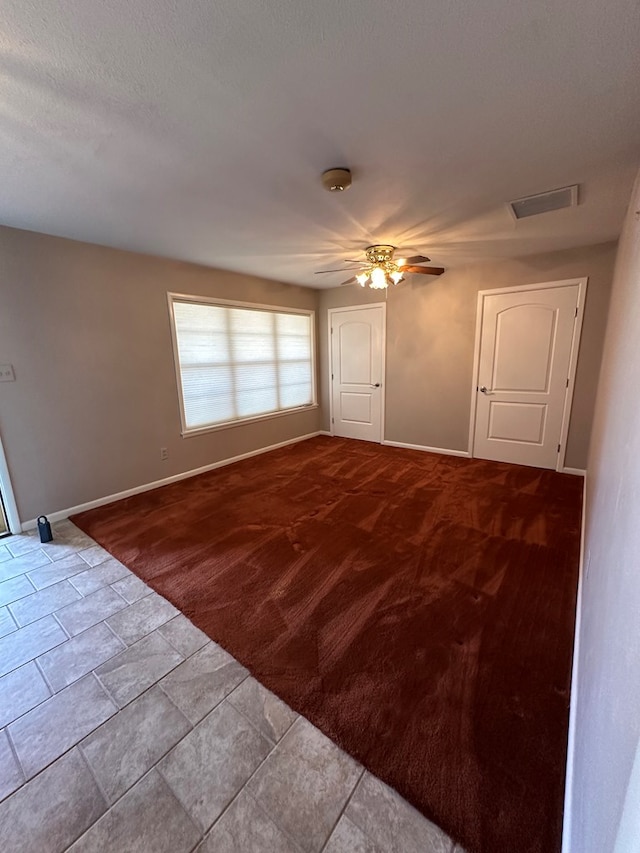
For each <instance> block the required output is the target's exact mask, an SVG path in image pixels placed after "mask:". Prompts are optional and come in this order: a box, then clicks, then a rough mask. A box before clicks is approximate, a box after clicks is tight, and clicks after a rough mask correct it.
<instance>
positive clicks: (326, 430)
mask: <svg viewBox="0 0 640 853" xmlns="http://www.w3.org/2000/svg"><path fill="white" fill-rule="evenodd" d="M316 435H328V436H332V435H333V433H332V432H331V430H328V429H321V430H319V431H318V432H317V433H316Z"/></svg>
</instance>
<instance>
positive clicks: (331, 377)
mask: <svg viewBox="0 0 640 853" xmlns="http://www.w3.org/2000/svg"><path fill="white" fill-rule="evenodd" d="M331 378H332V379H333V373H332V374H331ZM568 384H569V383H568V382H567V385H568Z"/></svg>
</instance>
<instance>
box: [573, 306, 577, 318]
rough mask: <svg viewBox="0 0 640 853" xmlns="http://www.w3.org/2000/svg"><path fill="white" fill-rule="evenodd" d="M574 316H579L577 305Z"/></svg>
mask: <svg viewBox="0 0 640 853" xmlns="http://www.w3.org/2000/svg"><path fill="white" fill-rule="evenodd" d="M573 316H574V317H577V316H578V306H577V305H576V313H575V314H574V315H573Z"/></svg>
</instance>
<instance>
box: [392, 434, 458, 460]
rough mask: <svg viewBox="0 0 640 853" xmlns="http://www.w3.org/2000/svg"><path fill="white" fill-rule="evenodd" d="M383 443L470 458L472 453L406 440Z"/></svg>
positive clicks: (407, 448)
mask: <svg viewBox="0 0 640 853" xmlns="http://www.w3.org/2000/svg"><path fill="white" fill-rule="evenodd" d="M382 443H383V444H386V445H387V446H388V447H404V448H405V449H406V450H424V451H425V452H427V453H442V454H443V455H444V456H464V457H466V458H469V457H470V456H471V454H470V453H469V451H468V450H449V449H448V448H446V447H426V446H425V445H424V444H406V443H405V442H404V441H387V439H385V440H384V441H383V442H382Z"/></svg>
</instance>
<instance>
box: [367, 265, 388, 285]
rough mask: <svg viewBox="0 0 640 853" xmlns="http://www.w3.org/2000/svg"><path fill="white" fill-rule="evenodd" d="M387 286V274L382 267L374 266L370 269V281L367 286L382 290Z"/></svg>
mask: <svg viewBox="0 0 640 853" xmlns="http://www.w3.org/2000/svg"><path fill="white" fill-rule="evenodd" d="M388 286H389V281H388V276H387V273H386V271H385V270H384V269H383V268H382V267H374V268H373V269H372V270H371V283H370V284H369V287H371V288H372V289H373V290H384V289H385V288H386V287H388Z"/></svg>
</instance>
